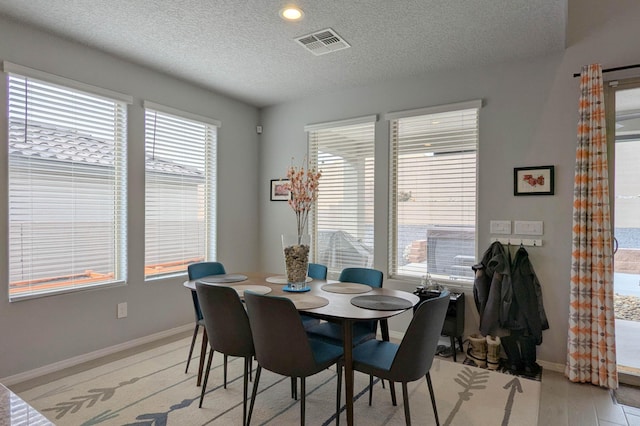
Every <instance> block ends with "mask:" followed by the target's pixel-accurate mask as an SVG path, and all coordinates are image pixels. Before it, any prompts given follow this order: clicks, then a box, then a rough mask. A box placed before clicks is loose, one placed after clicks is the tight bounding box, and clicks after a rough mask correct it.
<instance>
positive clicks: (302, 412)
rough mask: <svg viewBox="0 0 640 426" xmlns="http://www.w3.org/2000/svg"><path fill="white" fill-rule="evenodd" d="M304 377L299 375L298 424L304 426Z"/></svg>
mask: <svg viewBox="0 0 640 426" xmlns="http://www.w3.org/2000/svg"><path fill="white" fill-rule="evenodd" d="M305 382H306V380H305V378H304V377H300V393H301V396H300V426H304V415H305V402H306V396H307V389H306V387H305Z"/></svg>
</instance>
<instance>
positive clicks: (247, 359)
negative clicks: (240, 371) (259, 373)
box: [242, 356, 251, 426]
mask: <svg viewBox="0 0 640 426" xmlns="http://www.w3.org/2000/svg"><path fill="white" fill-rule="evenodd" d="M250 368H251V357H250V356H248V357H245V358H244V387H243V389H242V390H243V393H242V426H245V425H246V424H247V423H246V422H247V394H248V392H249V369H250Z"/></svg>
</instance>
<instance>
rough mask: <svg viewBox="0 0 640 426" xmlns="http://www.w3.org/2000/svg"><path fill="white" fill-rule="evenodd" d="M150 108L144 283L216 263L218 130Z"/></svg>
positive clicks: (146, 110)
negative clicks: (193, 266)
mask: <svg viewBox="0 0 640 426" xmlns="http://www.w3.org/2000/svg"><path fill="white" fill-rule="evenodd" d="M145 105H146V106H147V108H146V109H145V147H146V148H145V151H146V191H145V192H146V201H145V206H146V208H145V278H159V277H162V276H167V275H170V274H175V273H179V272H184V271H186V269H187V265H188V264H189V263H193V262H200V261H204V260H208V259H215V239H216V234H215V201H216V198H215V182H216V135H217V126H215V125H213V124H210V122H204V121H203V120H196V119H194V118H193V117H194V116H193V115H188V117H189V118H185V116H187V114H186V113H185V116H178V115H174V114H170V113H167V112H164V111H160V110H159V109H160V108H151V107H149V105H150V104H145ZM151 105H152V104H151ZM152 106H155V105H152ZM203 119H204V118H203ZM210 121H211V122H213V120H210Z"/></svg>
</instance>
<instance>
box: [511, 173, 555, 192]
mask: <svg viewBox="0 0 640 426" xmlns="http://www.w3.org/2000/svg"><path fill="white" fill-rule="evenodd" d="M553 171H554V166H539V167H516V168H514V169H513V195H553V187H554V182H553Z"/></svg>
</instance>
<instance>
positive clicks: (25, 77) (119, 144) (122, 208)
mask: <svg viewBox="0 0 640 426" xmlns="http://www.w3.org/2000/svg"><path fill="white" fill-rule="evenodd" d="M2 71H3V72H4V73H5V78H6V84H7V92H6V97H7V124H8V125H7V134H6V136H7V150H8V151H7V160H8V162H7V186H8V189H9V193H8V197H7V208H8V217H7V221H8V224H9V229H8V232H7V244H8V247H7V248H8V250H7V251H8V256H7V257H8V260H9V264H8V269H9V279H8V281H7V294H8V298H9V302H15V301H21V300H27V299H33V298H40V297H47V296H52V295H58V294H64V293H72V292H76V291H84V290H88V289H95V288H106V287H113V286H120V285H124V284H125V283H126V281H127V273H128V271H127V255H128V253H127V221H126V218H127V197H126V194H127V178H128V176H127V163H128V159H127V146H128V132H127V121H128V120H127V117H128V105H130V104H132V103H133V98H132V97H131V96H128V95H124V94H122V93H118V92H114V91H111V90H108V89H104V88H100V87H95V86H91V85H88V84H85V83H82V82H78V81H74V80H71V79H67V78H64V77H61V76H57V75H53V74H48V73H45V72H43V71H39V70H36V69H32V68H28V67H24V66H21V65H18V64H14V63H11V62H7V61H4V62H2ZM11 81H15V84H16V85H20V84H22V85H23V86H24V89H15V90H24V91H27V90H30V91H31V92H18V91H16V92H14V91H13V89H12V87H11ZM21 81H23V82H24V83H21ZM30 83H31V84H32V86H31V87H30V86H29V84H30ZM38 90H45V92H44V95H38ZM24 93H30V95H33V96H36V98H34V99H40V100H43V101H46V102H48V103H44V104H40V105H38V104H36V105H37V106H36V109H35V110H33V109H29V106H30V105H29V103H28V101H27V100H26V98H25V99H24V101H22V100H21V99H20V97H21V96H24ZM54 93H58V95H57V96H59V97H60V98H59V99H58V100H56V99H55V98H54V95H53V94H54ZM12 98H16V99H17V101H18V103H17V104H14V105H16V106H15V107H13V108H12V106H11V103H10V100H11V99H12ZM72 100H75V103H74V102H72ZM14 102H15V100H14ZM65 102H66V103H65ZM43 105H44V106H43ZM98 105H101V106H100V107H98ZM109 105H112V108H113V111H112V112H111V113H109V112H106V113H104V111H103V113H104V114H107V115H103V116H102V118H103V119H108V117H109V114H113V117H114V121H113V128H111V129H110V130H109V128H108V127H104V128H103V129H108V130H107V131H106V132H104V131H103V130H100V131H99V130H98V129H99V127H98V126H99V124H98V123H99V121H96V120H97V118H96V117H100V116H99V115H97V116H94V115H93V114H98V111H99V108H103V110H104V108H106V111H108V110H109V108H110V107H109ZM75 108H78V109H77V114H78V117H80V118H83V119H84V121H79V122H78V123H77V125H75V126H74V125H72V124H65V123H64V121H63V120H62V117H63V116H65V114H69V113H72V114H75V113H74V112H73V111H75ZM96 108H98V109H96ZM27 114H28V115H27ZM43 114H46V115H43ZM14 115H15V116H14ZM12 116H14V118H12ZM20 116H22V117H23V119H22V121H24V123H23V125H24V131H27V130H31V129H30V126H31V127H32V128H34V129H38V131H39V132H42V129H44V127H43V126H45V127H47V128H51V129H52V131H54V132H56V133H62V134H63V135H62V137H65V134H64V132H65V129H67V130H66V131H68V132H69V133H67V134H66V138H68V139H64V141H66V143H67V144H68V145H69V146H71V148H68V149H73V148H72V147H73V146H80V145H81V143H82V142H80V140H81V139H82V138H84V139H85V140H86V141H91V143H93V144H101V143H102V144H105V143H106V144H108V143H113V146H112V147H111V151H109V152H110V153H111V154H112V155H113V164H112V165H111V166H109V165H107V166H106V167H107V168H106V169H105V170H106V171H109V170H111V169H112V171H111V172H109V175H110V176H111V178H112V179H111V180H110V183H109V184H108V185H109V186H110V187H113V188H115V192H113V195H112V196H111V197H110V198H111V203H112V204H110V206H111V208H113V212H112V216H111V219H110V223H111V224H112V225H113V227H115V230H114V231H113V233H114V238H115V240H114V241H113V242H111V243H110V244H107V245H106V246H104V247H109V248H108V251H109V253H108V254H107V256H106V257H108V258H109V259H112V260H111V261H109V262H108V264H109V265H110V266H109V269H111V268H113V271H110V272H111V273H113V275H112V276H110V275H105V274H103V273H99V272H95V274H94V273H91V274H89V275H88V276H87V277H80V275H83V274H79V273H77V272H74V271H72V268H68V269H64V268H63V269H59V270H57V271H56V270H54V269H50V271H51V274H52V276H51V277H48V278H50V279H49V280H48V281H40V280H44V279H45V278H47V277H46V276H40V277H39V276H38V273H37V270H38V269H39V270H40V271H43V272H42V273H41V274H40V275H43V274H44V273H45V272H46V270H47V269H41V268H43V265H42V261H43V260H42V258H41V260H40V266H38V265H37V264H36V266H35V267H36V272H31V271H29V272H27V275H28V276H29V278H28V279H27V280H26V281H27V283H26V284H24V285H25V288H27V290H24V291H19V290H16V288H15V286H12V285H11V284H12V282H16V281H12V278H11V268H12V265H11V256H12V255H11V250H12V247H11V245H12V231H11V224H12V218H11V216H12V214H11V207H12V205H15V206H16V208H17V207H19V206H20V205H24V202H22V203H20V204H14V203H19V202H20V200H15V201H14V200H13V197H12V190H11V188H12V187H14V186H16V185H17V186H18V187H19V186H20V185H23V184H24V183H23V182H20V181H18V182H14V181H15V179H20V176H21V175H22V174H24V173H25V170H31V167H32V166H36V168H35V169H33V170H35V171H36V172H40V173H41V175H40V176H41V177H42V178H45V179H46V180H45V181H41V184H42V182H46V184H47V185H51V182H53V181H52V180H50V179H47V178H46V176H50V177H51V176H59V177H60V178H61V180H59V181H58V182H59V184H58V185H53V186H51V188H58V189H59V190H60V191H69V190H70V189H71V188H76V189H75V190H73V194H75V196H77V197H79V199H80V205H82V206H84V209H83V210H82V211H83V212H85V214H89V215H90V214H91V213H90V212H91V211H92V206H93V209H95V201H90V200H89V199H88V197H86V195H85V196H82V195H81V192H78V191H77V190H78V187H76V185H77V181H76V179H80V176H86V178H85V180H84V181H82V180H80V181H78V182H80V184H82V183H83V182H84V184H85V185H88V184H89V182H90V181H91V179H93V180H94V182H102V180H101V179H99V180H98V181H95V178H96V177H97V176H98V175H102V172H100V170H97V169H96V168H97V167H104V161H107V160H105V159H104V158H102V159H101V160H102V161H103V163H100V161H97V162H93V161H90V160H89V159H86V160H82V159H79V158H78V157H79V156H78V155H77V154H76V157H72V156H71V155H70V156H69V157H67V158H65V159H64V160H63V159H62V158H59V157H56V156H52V155H48V154H50V153H48V152H46V151H47V150H49V148H47V146H48V145H47V144H45V145H39V144H35V143H34V142H33V138H34V136H31V140H30V143H29V144H26V143H23V145H24V148H23V149H33V147H35V146H36V145H38V149H39V150H40V152H42V153H45V152H46V154H47V155H39V156H32V157H31V158H27V157H24V156H23V155H22V156H21V155H19V154H10V150H11V149H12V148H11V146H12V143H11V139H12V138H13V132H14V131H15V129H16V124H15V120H19V117H20ZM90 116H91V117H93V118H92V119H89V117H90ZM44 117H47V118H46V119H45V118H44ZM73 117H76V116H75V115H73ZM29 121H31V123H29ZM68 121H69V120H67V122H68ZM47 123H49V124H47ZM73 124H76V123H73ZM34 126H35V127H34ZM24 131H23V138H25V139H26V138H27V136H26V133H24ZM47 131H49V130H47ZM91 131H94V132H97V133H95V134H92V133H91ZM83 132H84V133H83ZM77 133H79V134H81V136H78V139H77V140H75V141H73V138H72V135H74V134H77ZM102 133H104V134H105V135H107V136H99V135H100V134H102ZM103 137H107V139H104V142H103V141H102V140H101V139H102V138H103ZM109 137H112V138H113V140H110V139H108V138H109ZM69 141H72V142H69ZM110 141H111V142H110ZM15 143H17V142H15ZM15 146H16V145H14V150H15V149H16V148H15ZM54 148H57V147H54ZM89 148H90V149H91V147H89ZM51 154H52V153H51ZM47 158H48V159H47ZM24 167H27V169H24ZM109 167H111V169H110V168H109ZM73 170H76V172H73ZM78 171H80V172H78ZM83 171H87V173H86V174H84V173H81V172H83ZM29 173H31V172H29ZM29 176H32V175H31V174H30V175H29ZM87 178H88V179H89V180H86V179H87ZM36 179H37V175H36ZM69 179H71V180H69ZM73 182H76V183H73ZM26 184H27V186H28V188H31V189H32V190H34V191H35V193H30V195H29V196H30V197H31V198H30V200H31V201H30V202H29V203H30V204H29V206H30V207H28V209H27V210H20V211H21V212H24V213H20V214H22V215H23V216H25V215H26V216H27V217H30V218H31V220H28V221H27V223H30V224H36V225H37V223H38V221H37V220H35V219H34V218H33V213H32V212H33V208H34V207H33V203H34V200H35V202H36V203H37V202H38V201H44V198H43V197H44V196H45V195H44V194H47V195H51V194H55V192H48V191H45V192H43V191H42V189H41V190H40V193H38V192H37V191H38V190H37V187H34V186H33V185H34V183H29V182H27V183H26ZM35 184H37V181H36V183H35ZM63 184H64V185H63ZM94 184H95V183H94ZM67 185H73V186H72V187H70V188H68V187H66V186H67ZM34 188H35V189H34ZM15 190H17V187H16V189H15ZM19 193H20V194H23V192H22V191H20V192H19ZM65 193H66V192H65ZM33 197H35V198H33ZM83 197H84V198H83ZM74 199H76V198H74ZM65 203H68V201H66V200H65V201H63V202H62V203H60V204H59V205H60V206H61V208H64V204H65ZM74 205H76V204H74ZM76 213H77V211H75V210H74V213H73V215H71V214H69V215H68V216H67V220H69V218H71V219H70V221H68V222H67V223H69V225H70V226H71V228H70V229H80V228H81V227H82V226H81V224H82V222H83V221H86V219H84V220H83V219H80V217H81V216H77V215H76ZM16 214H18V213H16ZM110 227H111V226H110ZM52 229H56V231H57V232H60V231H59V227H55V228H52ZM34 232H35V233H34V234H32V235H34V236H35V237H36V238H37V237H38V236H40V237H41V238H45V236H44V235H43V234H42V232H43V231H42V230H40V231H38V230H37V229H36V228H34ZM80 232H81V231H80ZM52 235H55V234H52ZM13 240H15V238H14V239H13ZM43 241H44V240H43ZM46 241H47V242H51V241H54V239H52V238H48V239H47V240H46ZM19 244H21V243H19ZM33 244H36V245H37V243H33ZM59 244H64V243H59ZM32 248H33V247H32ZM78 250H79V252H81V251H82V249H78ZM49 252H50V250H49ZM29 253H31V254H33V253H34V252H33V251H30V252H29ZM65 253H67V252H65ZM99 253H100V252H98V254H99ZM77 255H78V253H76V252H74V254H72V255H71V256H77ZM27 256H28V257H27V258H28V259H33V257H31V255H29V254H27ZM101 257H104V254H102V255H101ZM71 259H73V257H71ZM72 261H73V260H72ZM85 261H86V262H89V264H91V265H97V264H95V263H93V261H90V260H85ZM73 262H75V261H73ZM33 264H34V263H33V261H31V262H30V265H33ZM32 267H33V266H30V268H32ZM98 268H99V267H98ZM34 273H35V275H34ZM60 273H63V275H59V274H60ZM64 273H67V275H64ZM85 275H86V274H85ZM56 277H59V278H60V279H59V280H58V281H57V283H56V282H54V281H52V280H53V278H56ZM62 278H68V279H67V280H61V279H62ZM23 281H24V280H23ZM39 281H40V285H38V282H39ZM51 285H55V286H56V287H55V288H53V289H52V288H47V287H50V286H51ZM12 287H14V288H12Z"/></svg>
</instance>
